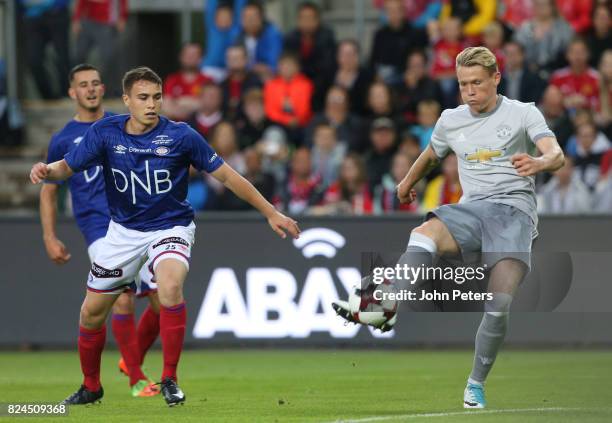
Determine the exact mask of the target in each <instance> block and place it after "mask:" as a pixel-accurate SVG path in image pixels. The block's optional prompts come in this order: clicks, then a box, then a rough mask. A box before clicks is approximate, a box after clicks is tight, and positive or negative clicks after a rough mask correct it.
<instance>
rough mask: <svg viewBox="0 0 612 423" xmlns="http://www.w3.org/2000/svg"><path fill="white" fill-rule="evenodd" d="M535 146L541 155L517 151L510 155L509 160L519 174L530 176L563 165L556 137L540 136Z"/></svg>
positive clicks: (561, 151)
mask: <svg viewBox="0 0 612 423" xmlns="http://www.w3.org/2000/svg"><path fill="white" fill-rule="evenodd" d="M536 147H537V148H538V151H539V152H540V153H541V156H538V157H533V156H530V155H529V154H526V153H519V154H515V155H513V156H512V157H510V162H511V163H512V165H513V166H514V168H515V169H516V171H517V173H518V174H519V176H532V175H535V174H536V173H538V172H543V171H549V172H553V171H555V170H558V169H560V168H561V167H562V166H563V163H564V162H565V158H564V156H563V150H562V149H561V147H560V146H559V143H558V142H557V139H556V138H554V137H544V138H540V139H539V140H538V141H537V143H536Z"/></svg>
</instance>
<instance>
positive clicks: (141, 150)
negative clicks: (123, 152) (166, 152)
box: [128, 147, 152, 153]
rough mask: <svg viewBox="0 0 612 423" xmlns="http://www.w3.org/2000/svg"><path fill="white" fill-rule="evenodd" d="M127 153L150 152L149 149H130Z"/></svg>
mask: <svg viewBox="0 0 612 423" xmlns="http://www.w3.org/2000/svg"><path fill="white" fill-rule="evenodd" d="M128 151H129V152H130V153H150V152H151V151H152V150H151V149H150V148H138V147H130V148H129V149H128Z"/></svg>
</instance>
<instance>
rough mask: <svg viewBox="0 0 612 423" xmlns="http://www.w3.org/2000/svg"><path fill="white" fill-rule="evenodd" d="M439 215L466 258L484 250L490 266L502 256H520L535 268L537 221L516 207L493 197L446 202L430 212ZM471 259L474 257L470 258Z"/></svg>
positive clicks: (486, 261)
mask: <svg viewBox="0 0 612 423" xmlns="http://www.w3.org/2000/svg"><path fill="white" fill-rule="evenodd" d="M434 216H435V217H437V218H439V219H440V220H441V221H442V222H443V223H444V224H445V225H446V227H447V228H448V230H449V232H450V233H451V235H452V236H453V238H454V239H455V241H457V244H459V248H460V249H461V255H462V256H463V258H464V260H466V261H467V260H469V259H468V257H472V258H473V257H475V254H476V253H480V254H481V257H480V260H481V261H482V262H483V263H485V264H487V266H488V267H489V268H491V267H493V266H494V265H495V263H497V262H498V261H500V260H502V259H506V258H512V259H516V260H520V261H522V262H523V263H525V264H526V265H527V267H528V268H529V269H531V244H532V241H533V240H532V234H533V233H534V232H535V231H534V229H535V228H534V223H533V221H532V220H531V218H530V217H529V216H528V215H527V214H526V213H524V212H522V211H521V210H519V209H517V208H516V207H513V206H509V205H507V204H499V203H493V202H491V201H485V200H482V201H472V202H468V203H460V204H446V205H443V206H440V207H438V208H436V209H434V210H432V211H431V212H429V213H428V214H427V217H426V219H427V220H429V219H431V218H432V217H434ZM470 261H471V260H470Z"/></svg>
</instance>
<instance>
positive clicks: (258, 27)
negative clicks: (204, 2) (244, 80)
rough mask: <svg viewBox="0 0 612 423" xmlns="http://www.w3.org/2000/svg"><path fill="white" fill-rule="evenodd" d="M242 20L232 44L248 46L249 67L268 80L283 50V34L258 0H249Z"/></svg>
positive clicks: (262, 78) (274, 70)
mask: <svg viewBox="0 0 612 423" xmlns="http://www.w3.org/2000/svg"><path fill="white" fill-rule="evenodd" d="M241 22H242V26H241V28H240V29H239V30H238V31H235V32H234V35H233V37H232V44H243V45H244V46H245V47H246V50H247V57H248V59H249V60H248V63H249V67H250V68H251V69H252V70H253V71H254V72H255V73H256V74H257V75H258V76H259V78H260V79H261V80H262V81H267V80H268V79H270V78H272V77H273V76H274V73H275V72H276V65H277V64H278V59H279V57H280V55H281V53H282V50H283V35H282V33H281V32H280V31H279V30H278V28H276V26H275V25H274V24H272V23H270V22H267V21H266V20H265V13H264V8H263V6H262V5H261V3H259V2H256V1H249V2H248V3H247V4H246V5H245V6H244V8H243V9H242V18H241Z"/></svg>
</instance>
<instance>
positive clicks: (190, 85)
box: [164, 72, 212, 98]
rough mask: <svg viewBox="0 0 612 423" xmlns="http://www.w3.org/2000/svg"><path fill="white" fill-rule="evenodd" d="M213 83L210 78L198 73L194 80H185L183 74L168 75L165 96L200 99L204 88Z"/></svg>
mask: <svg viewBox="0 0 612 423" xmlns="http://www.w3.org/2000/svg"><path fill="white" fill-rule="evenodd" d="M209 82H212V79H210V78H209V77H208V76H206V75H204V74H201V73H198V74H197V76H196V77H195V78H193V79H191V78H189V79H188V78H185V75H184V74H183V72H176V73H173V74H171V75H168V77H167V78H166V81H164V96H165V97H170V98H179V97H198V96H199V95H200V92H201V91H202V86H203V85H204V84H207V83H209Z"/></svg>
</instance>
